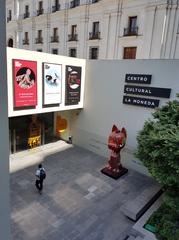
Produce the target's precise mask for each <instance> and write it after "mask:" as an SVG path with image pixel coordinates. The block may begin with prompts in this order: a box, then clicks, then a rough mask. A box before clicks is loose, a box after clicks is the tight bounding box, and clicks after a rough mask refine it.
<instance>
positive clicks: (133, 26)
mask: <svg viewBox="0 0 179 240" xmlns="http://www.w3.org/2000/svg"><path fill="white" fill-rule="evenodd" d="M137 34H138V27H137V16H134V17H129V23H128V28H124V36H133V35H137Z"/></svg>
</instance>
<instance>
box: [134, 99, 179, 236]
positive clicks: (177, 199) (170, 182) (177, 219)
mask: <svg viewBox="0 0 179 240" xmlns="http://www.w3.org/2000/svg"><path fill="white" fill-rule="evenodd" d="M152 115H153V119H149V120H147V121H146V122H145V123H144V127H143V129H142V130H141V131H140V132H139V133H138V136H137V141H138V147H137V151H136V156H137V157H138V158H139V159H140V160H141V161H142V162H143V163H144V165H145V166H146V167H147V168H148V170H149V172H150V173H151V175H152V176H153V177H154V178H155V179H156V180H157V181H158V182H159V183H161V184H162V185H163V186H164V187H165V189H166V192H165V198H164V203H163V204H162V206H161V207H160V208H159V209H158V210H157V211H156V212H155V213H154V214H153V215H152V216H151V218H150V219H149V223H150V222H152V224H153V225H154V226H155V227H156V228H157V229H158V232H157V237H158V239H161V240H178V239H179V101H177V100H174V101H170V102H168V103H167V104H166V105H165V106H163V107H161V108H158V109H157V110H156V111H155V112H154V113H153V114H152ZM171 233H172V234H171Z"/></svg>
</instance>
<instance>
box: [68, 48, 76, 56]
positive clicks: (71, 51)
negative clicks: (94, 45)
mask: <svg viewBox="0 0 179 240" xmlns="http://www.w3.org/2000/svg"><path fill="white" fill-rule="evenodd" d="M69 56H70V57H76V48H70V49H69Z"/></svg>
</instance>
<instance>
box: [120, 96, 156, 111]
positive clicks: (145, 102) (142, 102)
mask: <svg viewBox="0 0 179 240" xmlns="http://www.w3.org/2000/svg"><path fill="white" fill-rule="evenodd" d="M159 101H160V100H158V99H151V98H140V97H131V96H123V103H124V104H129V105H136V106H142V107H147V108H156V107H158V106H159Z"/></svg>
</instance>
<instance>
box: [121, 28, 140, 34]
mask: <svg viewBox="0 0 179 240" xmlns="http://www.w3.org/2000/svg"><path fill="white" fill-rule="evenodd" d="M137 35H138V27H133V28H124V36H137Z"/></svg>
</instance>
